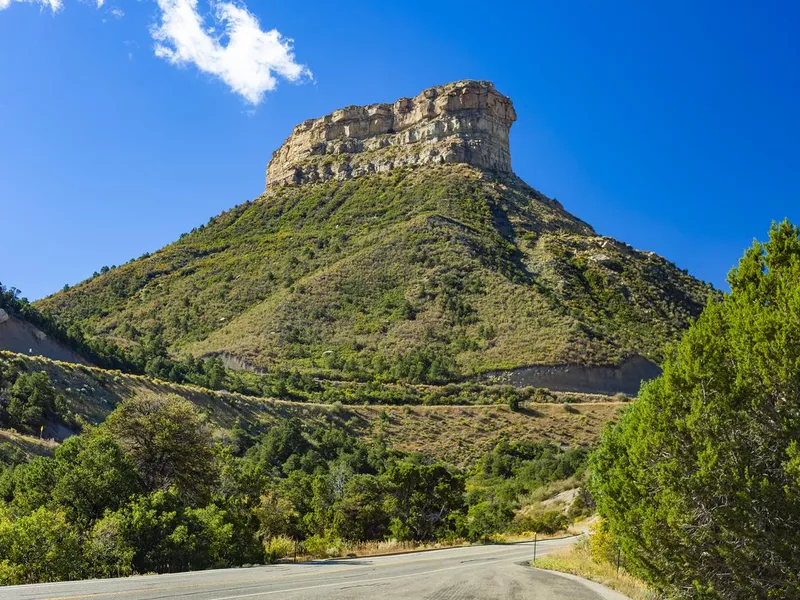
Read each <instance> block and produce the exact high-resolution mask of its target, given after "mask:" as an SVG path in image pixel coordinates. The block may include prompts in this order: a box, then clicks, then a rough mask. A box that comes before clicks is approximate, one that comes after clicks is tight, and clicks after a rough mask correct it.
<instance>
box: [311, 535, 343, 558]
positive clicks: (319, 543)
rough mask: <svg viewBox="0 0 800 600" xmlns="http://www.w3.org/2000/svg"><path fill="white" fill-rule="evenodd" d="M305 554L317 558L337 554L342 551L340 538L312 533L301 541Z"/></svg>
mask: <svg viewBox="0 0 800 600" xmlns="http://www.w3.org/2000/svg"><path fill="white" fill-rule="evenodd" d="M303 549H304V550H305V552H306V554H310V555H311V556H314V557H317V558H328V557H332V556H339V555H340V554H341V553H342V540H340V539H339V538H332V537H328V536H325V535H312V536H309V537H307V538H306V540H305V541H304V542H303Z"/></svg>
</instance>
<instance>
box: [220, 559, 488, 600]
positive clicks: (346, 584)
mask: <svg viewBox="0 0 800 600" xmlns="http://www.w3.org/2000/svg"><path fill="white" fill-rule="evenodd" d="M490 563H495V561H494V560H486V561H484V562H482V563H481V564H479V565H476V564H474V563H473V564H470V565H469V567H470V568H473V567H479V566H481V565H488V564H490ZM463 568H465V566H464V565H463V564H462V565H456V566H454V567H444V568H441V569H433V570H432V571H423V572H421V573H407V574H406V575H392V576H390V577H376V578H375V579H365V580H363V581H361V582H359V584H360V585H361V586H362V587H363V586H364V585H365V584H370V583H377V582H380V581H390V580H392V579H404V578H406V577H420V576H422V575H430V574H431V573H441V572H442V571H452V570H453V569H463ZM352 585H353V582H352V581H340V582H337V583H323V584H321V585H308V586H305V587H299V588H292V589H285V590H271V591H268V592H255V593H253V594H241V595H239V596H224V597H221V598H214V600H236V599H237V598H253V597H255V596H269V595H272V594H292V593H294V592H304V591H307V590H319V589H322V588H329V587H337V586H338V587H352Z"/></svg>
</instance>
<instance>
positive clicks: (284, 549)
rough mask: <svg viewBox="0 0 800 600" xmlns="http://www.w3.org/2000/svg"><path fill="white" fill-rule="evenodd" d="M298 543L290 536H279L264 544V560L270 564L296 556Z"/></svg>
mask: <svg viewBox="0 0 800 600" xmlns="http://www.w3.org/2000/svg"><path fill="white" fill-rule="evenodd" d="M295 544H296V542H295V541H294V540H293V539H292V538H290V537H289V536H288V535H278V536H276V537H273V538H270V539H268V540H266V541H265V542H264V560H266V562H267V563H268V564H272V563H275V562H278V561H279V560H280V559H281V558H285V557H287V556H291V555H293V554H294V551H295Z"/></svg>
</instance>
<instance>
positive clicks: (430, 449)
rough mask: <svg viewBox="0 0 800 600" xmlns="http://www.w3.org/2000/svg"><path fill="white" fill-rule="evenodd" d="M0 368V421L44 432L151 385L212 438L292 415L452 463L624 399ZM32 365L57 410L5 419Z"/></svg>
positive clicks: (579, 425) (80, 421)
mask: <svg viewBox="0 0 800 600" xmlns="http://www.w3.org/2000/svg"><path fill="white" fill-rule="evenodd" d="M0 372H3V373H5V374H6V375H4V379H3V383H2V384H0V428H1V427H11V426H13V427H16V428H17V429H18V430H19V431H22V432H25V431H27V432H28V433H30V434H35V435H36V436H38V435H39V427H40V426H41V424H42V423H44V424H45V428H44V437H45V438H51V437H52V438H56V439H62V438H63V437H64V436H66V435H70V434H72V433H78V432H80V431H81V430H82V429H83V428H85V427H86V426H88V425H97V424H100V423H102V422H103V421H104V420H105V419H106V417H107V416H108V414H109V413H110V412H111V411H112V410H113V409H114V408H115V407H116V406H117V405H118V404H119V403H120V402H122V401H123V400H125V399H127V398H130V397H132V396H134V395H136V394H138V393H143V392H152V393H157V394H160V395H176V396H179V397H181V398H185V399H186V400H188V401H190V402H191V403H192V404H194V405H195V406H197V407H198V409H199V410H201V411H202V412H203V413H204V414H205V415H207V417H208V420H209V423H210V424H211V425H213V426H214V429H215V431H216V433H217V435H218V437H220V438H225V437H228V436H229V435H230V431H231V430H232V429H234V428H235V427H237V426H238V427H242V428H245V429H248V430H251V429H255V430H260V429H263V428H266V427H270V426H272V425H274V424H275V423H277V422H280V421H283V420H286V419H289V418H292V417H298V418H300V419H302V420H303V421H304V422H305V423H307V424H308V425H309V426H323V425H332V426H333V425H335V426H337V427H340V428H342V429H344V430H345V431H347V433H348V435H351V436H354V437H356V438H359V439H367V438H372V437H375V436H377V435H380V436H383V437H384V438H385V439H386V442H387V444H388V445H389V447H390V448H396V449H402V450H406V451H411V452H414V451H425V452H427V453H429V454H431V455H433V456H435V457H437V458H440V459H443V460H447V461H449V462H452V463H454V464H457V465H469V464H473V463H474V461H475V460H477V458H478V457H479V456H480V455H481V454H483V453H484V452H485V451H486V449H487V448H489V447H490V446H491V445H492V444H494V443H496V442H497V440H498V439H499V438H501V437H503V436H507V437H508V438H510V439H514V440H521V441H530V442H539V441H550V442H553V443H555V444H559V445H566V446H570V447H575V446H584V445H588V444H591V443H593V442H594V440H595V439H596V437H597V435H598V434H599V431H600V429H601V427H602V426H603V424H604V423H606V422H607V421H608V420H609V419H613V418H614V416H615V415H616V413H617V411H618V410H619V409H620V407H621V406H624V403H621V402H586V403H580V404H561V403H555V402H546V403H538V402H531V403H528V404H526V405H525V406H523V407H520V408H519V410H517V411H512V410H511V409H510V408H509V407H508V406H507V405H483V406H481V405H467V406H440V405H422V406H407V405H406V406H394V405H392V406H365V405H357V406H354V405H343V404H339V403H337V402H334V403H332V404H318V403H313V402H297V401H288V400H279V399H274V398H262V397H252V396H247V395H243V394H239V393H233V392H225V391H212V390H208V389H203V388H200V387H197V386H187V385H178V384H173V383H169V382H165V381H160V380H157V379H152V378H149V377H143V376H137V375H130V374H125V373H120V372H118V371H105V370H103V369H99V368H96V367H89V366H85V365H75V364H71V363H61V362H56V361H50V360H47V359H45V358H40V357H26V356H21V355H15V354H11V353H3V352H0ZM37 372H42V373H44V374H46V376H47V378H48V379H49V382H48V384H47V385H52V387H53V388H54V392H55V395H56V396H60V400H59V403H58V405H59V406H60V407H61V412H60V413H59V414H55V415H52V416H51V419H50V420H47V419H43V421H38V420H37V421H35V422H31V423H20V422H12V421H11V418H10V415H9V414H8V406H9V402H10V389H11V388H12V387H13V385H14V383H15V382H16V378H17V377H19V376H20V375H21V374H26V373H27V374H29V375H30V374H34V373H37ZM571 397H572V396H570V398H571ZM34 401H35V400H34V399H28V400H27V402H34ZM0 432H2V429H0Z"/></svg>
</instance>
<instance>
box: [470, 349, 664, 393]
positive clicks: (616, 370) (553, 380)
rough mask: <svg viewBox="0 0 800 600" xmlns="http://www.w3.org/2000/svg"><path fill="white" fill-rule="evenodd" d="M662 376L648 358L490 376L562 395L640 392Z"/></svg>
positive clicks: (535, 367)
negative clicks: (567, 393)
mask: <svg viewBox="0 0 800 600" xmlns="http://www.w3.org/2000/svg"><path fill="white" fill-rule="evenodd" d="M659 375H661V368H660V367H659V366H658V365H657V364H655V363H654V362H651V361H649V360H647V359H646V358H644V357H643V356H632V357H630V358H629V359H627V360H626V361H624V362H622V363H620V364H619V365H612V366H590V365H533V366H530V367H521V368H519V369H514V370H511V371H494V372H492V373H487V374H486V377H487V378H489V379H491V380H493V381H497V382H504V383H509V384H511V385H513V386H515V387H525V386H533V387H538V388H546V389H549V390H554V391H558V392H581V393H586V394H620V393H622V394H626V395H629V396H635V395H636V394H638V393H639V387H640V386H641V384H642V381H649V380H650V379H654V378H656V377H658V376H659Z"/></svg>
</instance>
